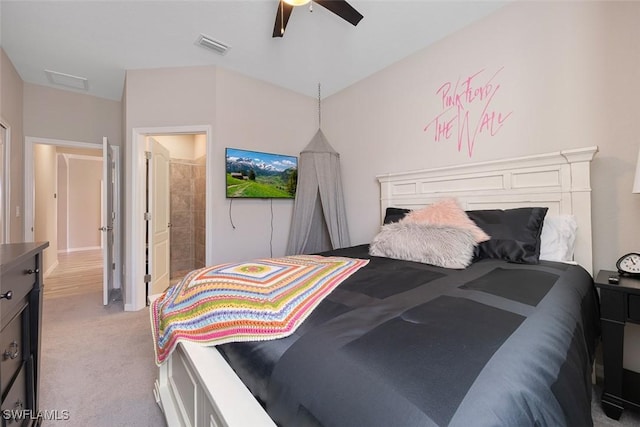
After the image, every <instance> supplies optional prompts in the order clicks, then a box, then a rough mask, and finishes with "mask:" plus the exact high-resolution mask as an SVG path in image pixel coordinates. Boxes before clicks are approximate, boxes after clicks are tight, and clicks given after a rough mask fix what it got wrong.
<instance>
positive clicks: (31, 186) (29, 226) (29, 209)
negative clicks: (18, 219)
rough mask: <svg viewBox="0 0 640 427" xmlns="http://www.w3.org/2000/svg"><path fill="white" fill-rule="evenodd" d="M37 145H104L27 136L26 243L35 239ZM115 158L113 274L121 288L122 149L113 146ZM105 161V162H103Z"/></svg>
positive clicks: (86, 147) (96, 147) (115, 282)
mask: <svg viewBox="0 0 640 427" xmlns="http://www.w3.org/2000/svg"><path fill="white" fill-rule="evenodd" d="M35 144H43V145H55V146H56V147H66V148H83V149H91V150H102V144H94V143H92V142H82V141H69V140H64V139H53V138H39V137H32V136H25V138H24V210H23V214H24V231H23V232H24V241H25V242H31V241H33V239H34V231H33V227H34V215H35V182H34V170H33V146H34V145H35ZM113 149H114V150H113V157H114V161H115V186H114V187H115V188H114V192H113V204H114V210H115V212H116V224H118V230H117V231H118V232H117V233H115V235H114V246H115V254H114V262H115V264H116V268H115V271H114V273H113V287H114V288H120V287H121V277H122V267H121V266H122V263H121V262H120V260H121V259H122V258H121V245H120V236H121V233H122V231H123V227H122V221H121V217H122V215H121V214H120V211H121V208H120V206H121V204H120V147H119V146H117V145H113ZM103 161H104V160H103Z"/></svg>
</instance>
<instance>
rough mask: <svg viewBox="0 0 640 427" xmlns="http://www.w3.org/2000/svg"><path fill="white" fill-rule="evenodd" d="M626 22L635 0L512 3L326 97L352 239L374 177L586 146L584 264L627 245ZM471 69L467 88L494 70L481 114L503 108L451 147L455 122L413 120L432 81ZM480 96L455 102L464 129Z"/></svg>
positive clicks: (372, 217) (636, 59)
mask: <svg viewBox="0 0 640 427" xmlns="http://www.w3.org/2000/svg"><path fill="white" fill-rule="evenodd" d="M637 22H640V3H632V2H586V3H583V2H580V3H578V2H558V3H550V2H526V3H517V4H513V5H509V6H507V7H505V8H504V9H502V10H501V11H498V12H497V13H495V14H493V15H491V16H489V17H487V18H486V19H484V20H482V21H480V22H478V23H476V24H474V25H472V26H470V27H468V28H466V29H464V30H462V31H460V32H458V33H456V34H454V35H453V36H450V37H448V38H446V39H444V40H442V41H441V42H439V43H437V44H436V45H434V46H432V47H430V48H428V49H426V50H423V51H421V52H419V53H417V54H414V55H412V56H410V57H409V58H406V59H405V60H403V61H400V62H398V63H396V64H394V65H392V66H390V67H388V68H387V69H385V70H383V71H381V72H379V73H376V74H374V75H373V76H371V77H369V78H367V79H365V80H363V81H360V82H359V83H356V84H354V85H353V86H351V87H349V88H348V89H346V90H344V91H342V92H340V93H338V94H336V95H334V96H331V97H329V98H328V99H326V100H325V102H324V108H323V127H324V128H325V129H324V130H325V134H326V135H327V138H328V139H329V140H330V141H331V143H332V144H334V146H335V148H336V149H337V150H338V151H339V152H340V153H341V159H342V165H343V173H344V181H345V193H346V200H347V212H348V216H349V226H350V229H351V233H352V236H351V237H352V241H353V242H355V243H362V242H368V241H369V240H370V239H371V237H372V236H373V235H374V233H375V232H376V230H377V228H378V224H379V217H378V215H377V213H376V210H375V209H376V208H377V206H378V200H379V190H378V185H377V183H376V180H375V175H376V174H380V173H384V172H394V171H401V170H411V169H421V168H428V167H435V166H444V165H453V164H461V163H468V162H477V161H483V160H490V159H498V158H504V157H510V156H521V155H528V154H535V153H541V152H547V151H555V150H560V149H566V148H575V147H583V146H592V145H597V146H599V147H600V153H599V154H598V155H597V156H596V159H595V161H594V163H593V175H592V178H593V181H592V185H593V202H594V208H593V220H594V226H593V232H594V266H595V268H596V269H601V268H611V267H612V266H613V265H614V263H615V260H616V258H617V257H618V256H619V255H621V254H622V253H624V252H629V251H632V250H636V251H637V250H638V248H639V245H638V243H637V242H638V236H639V235H640V234H639V233H640V230H638V229H637V227H635V225H634V224H635V221H634V220H633V219H634V218H636V217H637V215H638V214H640V197H639V196H637V195H633V194H631V182H632V179H633V171H634V168H635V161H636V158H637V154H638V149H639V147H640V139H639V137H638V135H640V120H638V108H637V105H636V100H637V99H639V97H640V85H639V84H638V82H637V76H638V75H640V51H639V50H638V49H637V46H636V43H637V40H640V26H638V25H637ZM481 70H484V72H482V73H480V74H479V75H478V76H476V78H475V79H474V80H473V83H472V84H473V87H474V88H480V87H482V86H483V85H484V84H485V83H486V82H487V81H489V80H490V78H491V76H493V75H494V74H495V73H497V72H498V74H497V75H496V76H495V77H494V78H493V80H491V85H492V86H491V88H493V89H495V88H497V86H498V85H499V86H500V87H499V89H498V91H497V92H496V93H495V95H494V97H493V99H492V100H491V103H490V104H489V107H488V109H487V112H495V113H497V114H502V115H503V119H504V117H506V116H507V114H509V113H511V115H510V116H508V117H507V118H506V120H504V121H503V123H502V127H501V128H498V123H497V121H496V122H494V124H495V128H494V134H493V135H492V134H491V131H490V129H487V128H484V129H483V132H481V133H478V136H477V137H476V139H475V144H474V146H473V153H472V156H469V153H468V150H467V149H466V147H467V144H466V142H467V141H466V139H465V140H464V141H463V144H462V150H461V151H458V147H457V145H458V144H457V138H456V132H457V130H458V129H459V127H455V126H454V128H453V129H452V137H451V138H450V139H446V138H445V136H441V138H440V140H439V141H436V140H435V133H434V132H433V125H432V126H431V128H429V129H428V131H427V132H425V131H424V128H425V126H427V125H428V124H429V123H430V122H432V120H433V119H434V118H435V117H436V116H438V115H439V114H441V113H442V112H443V110H444V109H443V105H442V99H441V97H440V96H439V95H438V94H437V91H438V89H439V88H440V87H441V86H442V85H443V84H444V83H446V82H449V81H450V82H452V83H453V84H454V85H455V83H456V81H457V80H458V79H460V80H461V82H460V85H459V88H460V87H462V82H463V81H464V80H465V79H466V78H467V77H468V76H471V75H473V74H475V73H477V72H479V71H481ZM499 70H501V71H499ZM485 105H486V102H483V101H481V100H479V99H478V98H476V99H475V100H474V102H472V103H466V104H465V107H466V110H465V111H469V113H470V116H469V118H470V121H469V123H470V125H471V129H475V126H477V123H478V120H479V118H480V117H481V113H482V108H484V106H485ZM451 117H452V115H451V112H449V113H445V114H444V115H443V116H442V118H446V119H449V118H451ZM453 124H454V125H457V123H456V122H455V121H454V123H453Z"/></svg>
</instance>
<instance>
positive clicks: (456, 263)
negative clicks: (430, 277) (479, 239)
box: [369, 222, 476, 268]
mask: <svg viewBox="0 0 640 427" xmlns="http://www.w3.org/2000/svg"><path fill="white" fill-rule="evenodd" d="M475 246H476V241H475V239H474V237H473V235H472V234H471V232H470V231H469V230H465V229H461V228H455V227H445V226H437V225H428V224H415V223H399V222H394V223H391V224H386V225H383V226H382V228H381V230H380V233H378V235H377V236H376V237H374V239H373V242H371V245H369V254H371V255H374V256H381V257H386V258H395V259H402V260H405V261H416V262H422V263H425V264H432V265H436V266H438V267H445V268H465V267H467V266H468V265H469V264H471V260H472V259H473V253H474V249H475Z"/></svg>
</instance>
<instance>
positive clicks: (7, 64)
mask: <svg viewBox="0 0 640 427" xmlns="http://www.w3.org/2000/svg"><path fill="white" fill-rule="evenodd" d="M23 87H24V84H23V82H22V79H21V78H20V76H19V75H18V73H17V71H16V69H15V68H14V67H13V64H12V63H11V61H10V60H9V57H7V55H6V54H5V52H4V50H3V49H2V48H0V119H1V120H3V121H6V123H5V125H8V126H9V128H10V131H11V141H10V151H11V154H10V156H11V167H10V174H11V177H10V180H9V181H10V182H11V188H10V195H9V198H10V201H9V204H10V206H9V207H10V212H11V217H10V218H8V219H9V221H10V224H11V230H10V235H9V236H7V237H8V241H9V242H22V241H23V240H24V233H23V223H22V208H23V203H24V202H23V200H24V194H23V193H24V179H23V175H24V172H23V169H24V168H23V166H22V165H23V164H24V154H23V151H24V150H23V143H22V141H23V140H24V133H23V120H22V110H23V100H22V98H23ZM16 209H18V210H19V211H20V216H19V217H16V215H15V214H16Z"/></svg>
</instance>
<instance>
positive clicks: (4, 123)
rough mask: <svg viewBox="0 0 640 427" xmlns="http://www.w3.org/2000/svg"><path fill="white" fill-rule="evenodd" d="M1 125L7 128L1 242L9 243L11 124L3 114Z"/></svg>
mask: <svg viewBox="0 0 640 427" xmlns="http://www.w3.org/2000/svg"><path fill="white" fill-rule="evenodd" d="M0 125H2V127H4V128H5V130H6V133H5V137H6V138H5V141H4V144H3V145H4V147H3V148H2V149H3V150H4V153H3V157H2V159H3V162H4V165H3V168H2V173H3V175H4V176H3V177H2V186H3V187H4V188H2V192H3V197H2V202H3V203H4V204H3V206H0V209H2V220H3V222H4V224H3V225H4V227H3V231H4V233H3V234H2V241H0V243H9V242H10V241H11V126H10V125H9V122H8V121H6V120H4V119H3V118H2V116H0Z"/></svg>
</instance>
